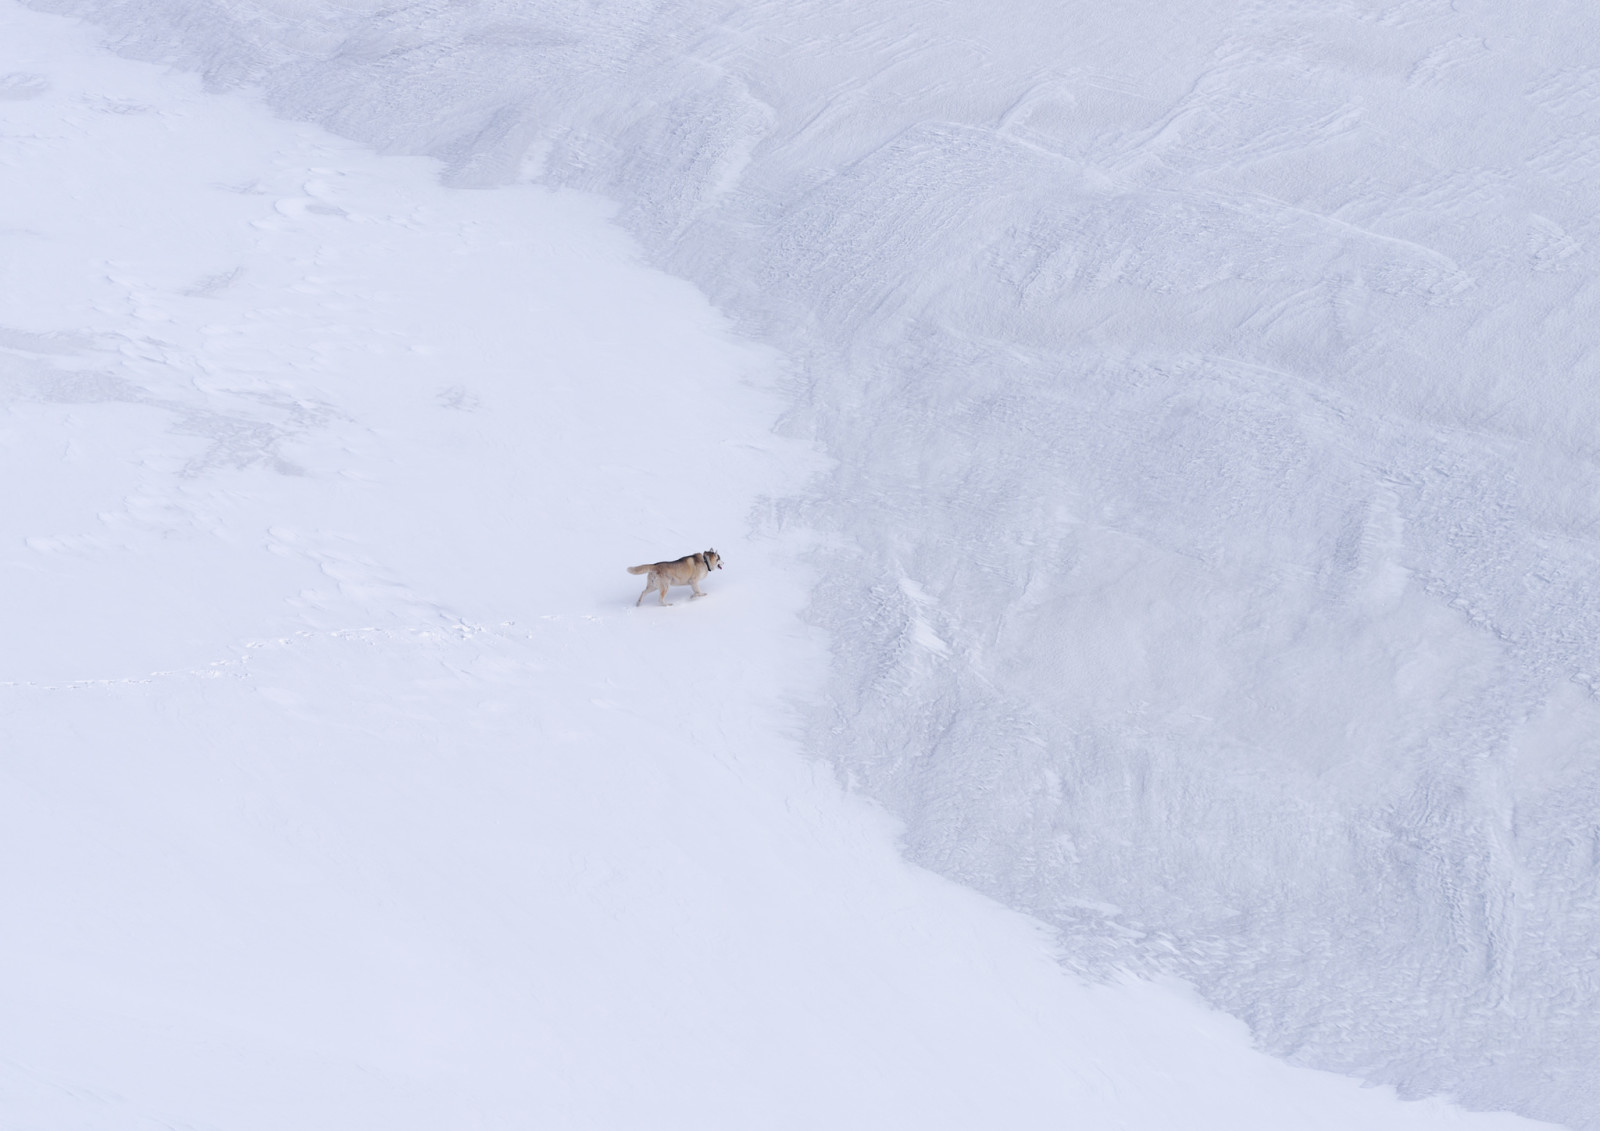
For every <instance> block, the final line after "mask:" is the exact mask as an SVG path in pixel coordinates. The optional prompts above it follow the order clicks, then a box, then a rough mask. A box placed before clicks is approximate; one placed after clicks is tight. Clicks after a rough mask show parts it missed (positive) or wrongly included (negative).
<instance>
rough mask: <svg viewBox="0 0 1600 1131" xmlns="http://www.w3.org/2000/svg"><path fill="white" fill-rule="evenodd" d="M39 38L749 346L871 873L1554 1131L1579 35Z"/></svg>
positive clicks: (1135, 27)
mask: <svg viewBox="0 0 1600 1131" xmlns="http://www.w3.org/2000/svg"><path fill="white" fill-rule="evenodd" d="M39 6H41V7H46V8H50V9H52V10H58V11H70V12H75V13H78V14H82V15H85V16H88V17H91V18H93V19H96V20H99V21H102V22H103V23H105V24H106V25H107V26H108V27H109V28H110V29H111V31H112V34H113V36H114V40H115V42H117V43H118V44H119V45H120V46H121V47H122V48H123V49H124V50H127V51H130V52H132V53H135V54H139V55H143V56H147V57H159V58H163V59H167V60H170V61H173V62H177V63H179V64H182V65H185V66H190V67H195V68H198V69H200V70H202V71H204V72H205V73H206V74H207V76H208V77H209V78H210V79H211V80H212V81H213V82H215V83H217V84H220V85H230V84H237V83H246V82H249V83H258V84H260V85H261V87H262V88H263V89H264V90H265V91H266V92H267V94H268V97H269V98H270V99H271V100H272V101H273V102H274V104H275V105H276V106H277V107H278V109H279V110H280V111H282V112H284V113H286V114H289V115H297V116H304V117H308V118H314V119H316V120H318V121H320V122H323V123H326V124H328V125H330V126H332V127H333V128H335V129H336V130H339V131H342V132H344V133H346V134H348V135H351V136H354V137H358V138H361V139H364V140H367V141H370V142H373V143H376V144H378V145H379V146H381V147H383V148H385V149H387V150H390V151H399V152H417V153H429V154H433V155H436V156H439V157H441V158H443V159H444V160H445V161H446V162H447V165H448V173H447V179H448V180H449V181H450V182H451V183H454V184H459V185H475V184H494V183H501V182H505V181H507V180H513V179H519V178H530V177H533V178H542V179H544V180H546V181H548V182H550V183H553V184H561V185H575V186H580V187H584V188H590V189H596V190H599V191H602V192H604V193H607V194H609V195H610V196H612V197H613V198H614V199H616V200H617V201H619V202H620V207H621V212H620V216H621V218H622V220H623V221H624V222H625V223H626V224H627V225H628V226H629V227H630V228H631V229H632V230H633V231H634V232H635V233H636V234H637V235H638V236H639V237H640V238H641V240H642V241H643V242H644V244H645V246H646V247H647V248H649V249H650V251H651V253H652V254H653V255H654V256H655V257H656V259H657V261H658V262H659V263H661V264H663V265H665V266H667V267H669V268H670V269H672V270H674V271H676V272H679V273H681V274H683V275H685V276H686V277H688V278H690V279H691V280H693V281H694V282H695V283H697V284H698V285H699V286H700V287H701V288H703V289H704V290H705V291H706V292H707V293H708V294H710V295H711V297H712V298H713V299H714V300H716V301H717V302H718V303H719V304H720V305H722V306H723V307H724V309H726V310H728V311H729V312H731V313H732V314H733V315H734V316H735V317H736V318H738V319H740V320H741V321H742V324H743V325H744V326H745V328H746V329H747V330H749V331H751V332H753V333H757V334H760V335H762V336H764V337H765V338H767V339H768V340H770V341H772V342H774V343H775V344H777V345H779V346H781V347H782V348H784V349H785V350H787V351H788V352H789V354H790V355H791V356H792V357H793V358H795V359H796V364H797V365H798V367H799V368H800V371H801V372H800V373H799V374H798V376H800V377H801V378H803V379H801V380H798V381H797V382H796V388H797V392H796V397H797V401H796V408H795V411H794V413H793V415H792V417H791V418H790V419H789V420H788V422H787V427H788V428H790V429H791V430H793V431H794V432H796V433H801V434H806V435H812V436H815V437H817V438H819V439H820V440H821V441H822V442H823V443H824V444H825V446H826V448H827V451H828V452H829V454H830V455H831V456H832V457H833V458H834V459H835V460H836V461H837V465H836V467H835V469H834V470H833V472H832V473H831V474H830V475H829V476H828V477H827V478H826V479H825V481H823V482H821V483H819V484H818V486H817V488H816V490H815V493H814V494H813V495H812V496H811V497H809V498H808V499H806V500H804V501H803V503H800V504H796V506H795V507H794V508H793V509H792V511H791V513H792V514H793V515H794V516H795V517H797V518H798V519H800V520H803V521H804V522H806V523H809V524H812V525H815V526H817V527H819V528H821V529H822V530H824V531H825V532H828V533H829V534H831V535H832V536H833V538H832V541H831V543H830V544H831V545H832V546H833V547H834V548H833V549H831V550H829V551H828V552H827V553H826V554H825V555H824V557H823V561H822V564H823V566H824V570H825V572H824V580H823V582H822V584H821V587H820V589H819V590H818V592H817V594H816V598H815V602H814V605H813V610H812V611H813V616H814V617H815V619H816V620H817V622H818V623H820V624H821V625H822V626H824V627H825V628H826V629H827V630H828V632H829V633H830V634H831V637H832V640H833V653H834V665H835V671H834V681H833V692H832V697H831V700H830V702H829V704H828V706H827V708H826V711H825V712H823V713H822V714H820V715H819V716H818V717H817V718H816V719H814V727H813V731H812V734H813V739H814V741H815V744H816V745H817V746H818V747H819V748H820V749H822V750H824V751H826V753H827V754H828V755H829V756H831V757H832V758H833V759H835V760H836V761H837V763H838V765H839V766H840V767H841V769H842V771H843V772H844V773H845V774H846V775H847V776H848V777H849V779H850V780H851V781H853V782H854V783H856V784H857V785H858V786H859V787H860V788H861V789H863V790H865V791H866V792H868V793H869V794H871V795H872V796H874V797H877V798H879V799H881V800H882V801H883V802H884V803H885V804H887V805H888V806H889V807H890V808H891V809H892V810H893V811H894V812H895V813H896V814H898V815H899V816H900V817H901V818H902V819H903V820H904V822H905V839H906V844H907V846H908V849H909V851H910V853H911V854H912V855H913V857H914V858H915V859H917V860H918V861H920V862H922V863H925V864H927V865H928V866H930V867H932V868H934V869H937V870H938V871H940V872H942V873H944V874H946V875H949V876H953V877H957V878H959V879H961V880H963V881H965V882H967V883H970V884H972V885H974V886H975V887H977V888H979V889H980V890H982V891H984V892H987V893H989V894H991V895H993V896H996V897H998V898H1000V899H1002V900H1004V901H1006V902H1007V903H1010V904H1012V905H1014V906H1016V907H1019V908H1024V909H1026V910H1028V911H1031V912H1033V913H1034V914H1036V915H1038V916H1040V917H1042V918H1043V919H1045V920H1047V921H1049V922H1051V923H1053V924H1055V925H1056V926H1058V927H1059V928H1060V929H1061V930H1062V932H1063V934H1064V936H1065V938H1066V940H1067V942H1068V948H1069V951H1070V953H1071V954H1072V955H1073V956H1074V957H1075V959H1076V960H1077V961H1078V962H1080V963H1081V964H1082V965H1083V966H1084V967H1085V968H1086V969H1092V970H1105V969H1109V968H1111V967H1115V966H1132V967H1135V968H1138V969H1143V970H1165V971H1171V972H1175V973H1177V974H1180V975H1182V976H1183V977H1185V978H1187V979H1190V980H1191V981H1192V982H1193V983H1194V984H1195V985H1196V986H1197V987H1199V989H1200V990H1201V991H1202V992H1203V993H1204V994H1205V995H1206V996H1207V997H1208V998H1210V999H1211V1000H1212V1001H1214V1002H1216V1003H1218V1004H1220V1005H1222V1006H1223V1007H1225V1008H1227V1009H1228V1010H1230V1011H1232V1012H1234V1013H1236V1014H1238V1015H1240V1016H1242V1017H1244V1018H1245V1019H1246V1020H1247V1021H1248V1022H1249V1023H1250V1024H1251V1026H1252V1027H1253V1029H1254V1031H1255V1033H1256V1034H1257V1037H1258V1039H1259V1040H1260V1041H1261V1042H1262V1043H1263V1045H1264V1046H1266V1047H1268V1048H1270V1049H1273V1050H1276V1051H1278V1052H1280V1053H1282V1054H1285V1055H1288V1056H1290V1057H1292V1058H1293V1059H1295V1060H1297V1061H1299V1062H1302V1063H1306V1064H1311V1065H1316V1066H1321V1067H1329V1068H1335V1069H1339V1070H1342V1071H1346V1072H1350V1073H1355V1074H1359V1075H1361V1076H1364V1077H1366V1078H1368V1079H1372V1080H1380V1081H1390V1082H1394V1083H1397V1084H1399V1085H1400V1086H1401V1088H1402V1090H1403V1091H1404V1092H1406V1093H1408V1094H1420V1093H1428V1092H1445V1093H1449V1094H1453V1095H1456V1096H1458V1097H1460V1098H1461V1099H1462V1100H1463V1101H1464V1102H1466V1103H1467V1104H1469V1105H1473V1106H1480V1107H1486V1108H1500V1107H1505V1108H1511V1109H1514V1110H1517V1111H1521V1112H1524V1113H1528V1114H1532V1115H1536V1116H1541V1117H1544V1118H1549V1119H1557V1120H1562V1121H1565V1122H1568V1123H1570V1124H1571V1125H1573V1126H1575V1127H1591V1128H1592V1127H1600V1090H1597V1084H1596V1083H1595V1074H1594V1071H1593V1066H1594V1065H1595V1064H1597V1063H1600V958H1597V949H1596V938H1597V931H1600V824H1597V817H1596V814H1597V813H1600V706H1597V704H1596V689H1597V683H1596V681H1597V680H1600V612H1597V607H1596V604H1595V601H1594V594H1595V592H1596V591H1597V590H1600V553H1597V549H1600V547H1597V542H1596V537H1597V535H1596V531H1597V522H1600V491H1597V488H1600V481H1597V474H1596V447H1595V440H1594V437H1595V435H1596V425H1597V423H1600V421H1597V408H1600V403H1597V394H1596V391H1595V390H1596V389H1597V388H1600V384H1597V381H1596V377H1597V376H1600V374H1597V371H1596V369H1597V365H1596V357H1597V356H1600V355H1597V354H1596V351H1595V346H1596V330H1595V326H1596V325H1597V324H1600V323H1597V320H1596V314H1597V311H1596V306H1597V302H1596V298H1595V291H1594V288H1593V287H1592V285H1591V283H1590V276H1591V275H1592V273H1593V271H1594V269H1595V261H1594V253H1593V250H1592V248H1593V247H1594V244H1595V237H1596V224H1597V221H1596V216H1597V215H1600V209H1597V207H1596V206H1597V205H1600V187H1597V186H1600V143H1597V142H1596V140H1595V139H1596V138H1597V137H1600V128H1597V127H1600V47H1597V46H1596V45H1597V44H1600V17H1597V16H1596V15H1595V14H1594V10H1593V8H1592V6H1590V5H1585V4H1579V3H1562V2H1560V0H1539V2H1537V3H1534V4H1532V5H1517V6H1514V7H1511V8H1503V9H1497V8H1495V7H1493V6H1483V5H1460V4H1451V3H1449V2H1447V0H1403V2H1400V3H1394V4H1386V3H1382V2H1368V0H1355V2H1352V3H1347V4H1343V5H1332V6H1330V5H1312V4H1303V3H1292V2H1291V3H1271V4H1249V3H1220V2H1212V3H1207V2H1205V0H1196V2H1192V3H1187V4H1183V5H1173V4H1170V3H1156V2H1154V0H1143V2H1136V3H1131V4H1118V5H1105V4H1091V3H1078V2H1075V0H1074V2H1069V3H1064V4H1063V3H1059V2H1051V3H1043V2H1037V3H1029V2H1014V3H1008V4H1005V5H1000V6H996V5H992V4H983V5H978V4H969V5H938V6H930V5H927V4H920V3H914V2H912V0H866V2H862V3H856V4H851V5H844V6H841V5H837V4H824V3H821V2H819V0H786V2H785V3H783V4H763V3H743V4H739V3H732V2H727V3H720V4H716V3H701V4H695V3H688V2H671V0H662V2H659V3H641V2H635V3H622V2H619V3H612V4H607V5H603V6H599V7H592V6H590V5H584V4H554V3H552V4H541V5H538V6H530V5H528V4H526V3H523V2H522V0H491V2H483V3H476V4H444V3H400V4H390V5H385V6H382V7H378V6H376V5H372V6H369V7H367V8H362V7H361V6H359V5H354V4H352V5H346V6H339V7H337V8H335V7H332V6H330V7H328V8H327V9H321V10H319V9H316V8H314V7H308V6H303V5H299V4H294V3H290V2H288V0H282V2H280V3H252V2H249V0H210V2H199V3H197V2H195V0H122V2H116V0H40V3H39ZM530 9H531V10H530ZM33 81H36V80H34V79H33V78H31V77H29V76H9V77H7V78H6V79H5V80H4V82H3V83H0V90H3V91H4V92H5V96H6V97H11V98H15V97H25V96H26V95H27V92H28V90H29V89H30V87H29V85H28V84H29V83H30V82H33ZM441 107H444V108H446V111H445V112H441V110H440V108H441Z"/></svg>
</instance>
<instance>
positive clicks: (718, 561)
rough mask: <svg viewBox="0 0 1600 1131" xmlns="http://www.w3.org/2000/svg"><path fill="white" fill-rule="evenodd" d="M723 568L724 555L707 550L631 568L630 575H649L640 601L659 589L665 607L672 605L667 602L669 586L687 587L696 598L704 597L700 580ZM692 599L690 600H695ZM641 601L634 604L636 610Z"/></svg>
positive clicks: (629, 568)
mask: <svg viewBox="0 0 1600 1131" xmlns="http://www.w3.org/2000/svg"><path fill="white" fill-rule="evenodd" d="M721 568H722V555H721V554H719V553H717V552H716V551H715V550H705V551H702V552H701V553H698V554H685V555H684V556H683V557H681V558H679V559H678V560H677V561H675V562H652V563H651V564H649V565H636V566H629V567H628V572H629V573H648V574H649V575H650V576H649V577H647V578H645V581H644V592H643V593H641V594H639V601H643V600H644V599H645V597H646V596H648V595H649V593H650V590H652V589H657V590H660V593H659V595H658V597H657V599H658V600H659V601H660V602H661V604H663V605H670V604H672V602H671V601H669V600H667V586H669V585H687V586H688V587H689V588H690V589H693V590H694V597H704V596H705V594H704V593H702V592H700V579H701V578H702V577H704V576H705V575H706V574H708V573H710V572H711V571H712V570H714V569H721ZM694 597H690V598H689V600H691V601H692V600H694ZM639 601H635V602H634V603H633V607H634V608H636V609H637V608H638V607H639Z"/></svg>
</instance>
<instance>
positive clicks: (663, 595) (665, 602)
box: [659, 577, 672, 605]
mask: <svg viewBox="0 0 1600 1131" xmlns="http://www.w3.org/2000/svg"><path fill="white" fill-rule="evenodd" d="M667 585H668V582H667V579H666V578H664V577H663V578H662V579H661V596H660V598H659V600H660V602H661V603H662V604H663V605H670V604H672V602H671V601H669V600H667Z"/></svg>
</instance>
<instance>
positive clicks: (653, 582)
mask: <svg viewBox="0 0 1600 1131" xmlns="http://www.w3.org/2000/svg"><path fill="white" fill-rule="evenodd" d="M655 587H656V579H655V578H653V577H652V578H651V579H650V580H649V581H647V582H645V583H644V593H641V594H639V601H643V600H644V598H645V593H648V592H650V590H652V589H654V588H655ZM639 601H635V602H634V603H633V607H634V608H636V609H637V608H638V607H639Z"/></svg>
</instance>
